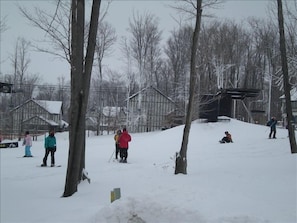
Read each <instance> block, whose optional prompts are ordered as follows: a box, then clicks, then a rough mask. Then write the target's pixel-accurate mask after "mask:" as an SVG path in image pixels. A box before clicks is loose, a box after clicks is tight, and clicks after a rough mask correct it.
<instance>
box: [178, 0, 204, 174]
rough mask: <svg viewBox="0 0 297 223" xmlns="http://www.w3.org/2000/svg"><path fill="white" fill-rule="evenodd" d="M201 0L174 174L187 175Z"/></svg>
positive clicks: (197, 9) (197, 12)
mask: <svg viewBox="0 0 297 223" xmlns="http://www.w3.org/2000/svg"><path fill="white" fill-rule="evenodd" d="M201 5H202V0H197V8H196V25H195V30H194V34H193V42H192V48H191V70H190V89H189V103H188V106H187V115H186V123H185V128H184V133H183V140H182V145H181V150H180V152H179V153H177V155H176V161H175V174H179V173H182V174H187V147H188V141H189V134H190V128H191V122H192V113H193V105H194V95H195V88H196V82H197V74H196V71H197V67H196V61H197V49H198V38H199V32H200V24H201V16H202V8H201Z"/></svg>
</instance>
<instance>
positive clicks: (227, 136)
mask: <svg viewBox="0 0 297 223" xmlns="http://www.w3.org/2000/svg"><path fill="white" fill-rule="evenodd" d="M229 142H233V140H232V137H231V134H230V133H229V132H228V131H226V132H225V136H224V137H223V138H222V140H221V141H220V143H229Z"/></svg>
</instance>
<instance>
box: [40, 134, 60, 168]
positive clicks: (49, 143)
mask: <svg viewBox="0 0 297 223" xmlns="http://www.w3.org/2000/svg"><path fill="white" fill-rule="evenodd" d="M44 148H45V155H44V158H43V163H42V164H41V166H47V157H48V155H49V154H51V167H53V166H55V152H56V150H57V143H56V137H55V132H54V130H51V131H50V132H49V136H47V137H46V138H45V140H44Z"/></svg>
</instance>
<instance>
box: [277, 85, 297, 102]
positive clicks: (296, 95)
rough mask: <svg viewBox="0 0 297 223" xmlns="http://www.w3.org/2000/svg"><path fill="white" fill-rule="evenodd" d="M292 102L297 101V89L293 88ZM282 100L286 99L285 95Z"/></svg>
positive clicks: (281, 97)
mask: <svg viewBox="0 0 297 223" xmlns="http://www.w3.org/2000/svg"><path fill="white" fill-rule="evenodd" d="M290 94H291V101H297V88H293V89H291V91H290ZM280 99H285V95H284V94H283V95H282V96H280Z"/></svg>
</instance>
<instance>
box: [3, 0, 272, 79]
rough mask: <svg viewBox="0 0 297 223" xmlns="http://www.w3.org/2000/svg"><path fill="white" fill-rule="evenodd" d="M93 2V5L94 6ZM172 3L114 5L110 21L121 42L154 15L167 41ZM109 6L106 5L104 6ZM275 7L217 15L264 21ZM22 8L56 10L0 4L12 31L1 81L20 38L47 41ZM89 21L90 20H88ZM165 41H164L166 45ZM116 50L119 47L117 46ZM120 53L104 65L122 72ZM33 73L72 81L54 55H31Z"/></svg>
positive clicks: (259, 3) (8, 1)
mask: <svg viewBox="0 0 297 223" xmlns="http://www.w3.org/2000/svg"><path fill="white" fill-rule="evenodd" d="M90 2H91V1H89V3H90ZM171 2H172V1H157V0H155V1H141V0H138V1H136V0H135V1H126V0H117V1H113V2H112V3H111V5H110V8H109V11H108V15H107V17H106V21H108V22H109V23H110V24H111V25H112V26H113V27H114V28H115V29H116V32H117V35H118V40H120V39H121V37H122V36H126V35H127V32H126V29H127V28H128V23H129V18H131V17H132V15H133V11H134V12H140V13H143V12H150V13H152V14H154V15H156V16H157V17H158V18H159V21H160V23H159V27H160V30H162V31H163V39H165V40H166V38H167V37H168V35H169V32H170V31H171V30H173V29H174V27H177V25H176V22H175V21H174V19H173V18H172V17H176V14H177V13H176V11H175V10H173V9H172V8H169V7H168V4H171ZM104 4H106V2H105V1H103V5H102V6H104ZM269 4H273V1H272V0H270V1H269V0H234V1H227V2H226V3H224V5H222V6H221V8H220V9H217V10H215V11H213V12H214V13H215V15H216V16H217V17H219V18H229V19H234V20H236V21H238V22H240V21H242V20H243V19H244V18H247V17H251V16H254V17H260V18H264V17H266V15H267V6H268V5H269ZM18 5H21V6H24V7H26V8H27V9H32V8H33V7H35V6H37V7H40V8H45V9H48V10H50V9H51V8H52V9H54V7H53V4H51V3H49V1H37V0H31V1H29V0H20V1H15V0H0V9H1V19H3V18H4V17H5V18H6V20H5V22H6V25H7V27H8V29H7V30H6V31H5V32H4V33H2V34H1V55H0V56H1V67H0V68H1V74H0V81H1V79H2V78H3V76H4V75H5V74H11V73H13V68H12V65H11V62H10V60H9V57H10V56H11V55H12V54H13V52H14V48H15V45H16V40H17V38H18V37H24V38H25V39H27V40H30V41H31V42H34V41H36V40H40V39H43V37H44V33H43V32H41V31H40V30H38V29H37V28H34V27H32V25H30V24H29V23H28V21H27V20H25V18H23V17H22V16H21V15H20V12H19V10H18ZM87 20H88V18H87ZM165 40H164V41H165ZM115 47H116V46H115ZM120 57H121V55H120V53H119V51H115V53H114V54H113V55H111V56H110V57H109V58H106V59H105V60H103V64H104V65H105V66H108V67H109V68H110V69H118V70H119V71H120V72H121V70H120V69H121V68H122V67H123V64H122V62H121V59H120ZM30 59H31V62H30V65H29V70H28V72H30V73H31V74H39V76H40V77H41V78H42V79H43V80H42V82H47V83H50V84H56V83H57V78H58V77H61V76H64V77H65V78H66V79H68V80H69V77H70V75H69V73H70V71H69V65H68V63H67V62H66V61H61V60H59V59H56V58H54V57H53V56H51V55H47V54H44V53H39V52H30Z"/></svg>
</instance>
